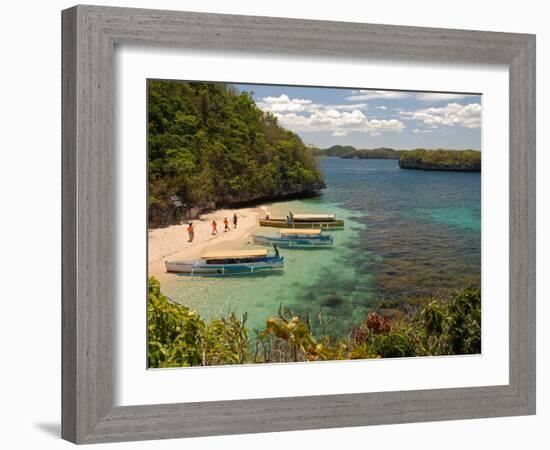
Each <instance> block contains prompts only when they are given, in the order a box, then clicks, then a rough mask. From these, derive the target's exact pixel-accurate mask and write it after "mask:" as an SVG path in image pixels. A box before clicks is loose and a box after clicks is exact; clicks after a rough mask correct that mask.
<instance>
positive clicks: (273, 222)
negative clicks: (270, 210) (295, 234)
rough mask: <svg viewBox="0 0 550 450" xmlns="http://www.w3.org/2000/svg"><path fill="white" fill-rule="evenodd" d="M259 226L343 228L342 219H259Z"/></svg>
mask: <svg viewBox="0 0 550 450" xmlns="http://www.w3.org/2000/svg"><path fill="white" fill-rule="evenodd" d="M260 226H261V227H275V228H312V229H323V230H324V229H339V228H344V221H343V220H331V221H329V222H291V223H288V222H287V221H286V220H285V219H260Z"/></svg>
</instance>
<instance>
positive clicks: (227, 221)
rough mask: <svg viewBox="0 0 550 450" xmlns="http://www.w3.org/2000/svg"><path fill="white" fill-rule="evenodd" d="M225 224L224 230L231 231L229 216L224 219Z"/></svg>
mask: <svg viewBox="0 0 550 450" xmlns="http://www.w3.org/2000/svg"><path fill="white" fill-rule="evenodd" d="M223 224H224V225H225V228H224V229H223V231H224V232H226V231H229V220H227V217H226V218H225V219H223Z"/></svg>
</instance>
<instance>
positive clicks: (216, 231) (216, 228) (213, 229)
mask: <svg viewBox="0 0 550 450" xmlns="http://www.w3.org/2000/svg"><path fill="white" fill-rule="evenodd" d="M212 234H218V224H217V223H216V219H214V220H213V221H212Z"/></svg>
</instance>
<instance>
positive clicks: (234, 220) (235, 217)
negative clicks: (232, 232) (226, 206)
mask: <svg viewBox="0 0 550 450" xmlns="http://www.w3.org/2000/svg"><path fill="white" fill-rule="evenodd" d="M233 228H237V214H236V213H234V214H233Z"/></svg>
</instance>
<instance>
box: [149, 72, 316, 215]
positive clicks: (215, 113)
mask: <svg viewBox="0 0 550 450" xmlns="http://www.w3.org/2000/svg"><path fill="white" fill-rule="evenodd" d="M147 140H148V160H149V167H148V181H149V199H148V201H149V223H150V225H151V226H160V225H167V224H169V223H173V222H175V221H178V220H179V219H181V217H185V215H194V214H196V213H197V212H200V211H201V210H203V209H206V208H214V207H216V205H222V204H223V205H227V204H231V203H237V202H245V201H251V200H257V199H260V198H268V197H270V198H273V197H279V196H284V195H289V194H299V193H314V192H315V191H317V190H319V189H321V188H323V187H324V183H323V178H322V175H321V172H320V171H319V169H318V166H317V161H316V159H315V156H314V155H313V151H312V150H311V149H310V148H308V147H307V146H306V145H304V143H303V142H302V141H301V139H300V138H299V137H298V136H297V135H296V134H294V133H292V132H290V131H288V130H285V129H283V128H281V127H280V126H279V125H278V124H277V120H276V118H275V117H274V116H273V115H270V114H266V113H264V112H262V111H261V110H260V109H259V108H258V107H257V106H256V104H255V103H254V100H253V99H252V96H251V94H250V93H248V92H242V93H239V92H237V91H236V90H235V89H234V88H232V87H231V86H228V85H225V84H221V83H188V82H179V81H169V80H149V81H148V137H147ZM173 196H175V197H177V198H178V200H180V201H181V203H182V206H181V207H176V206H175V205H174V202H173V200H172V199H171V198H172V197H173Z"/></svg>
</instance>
